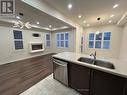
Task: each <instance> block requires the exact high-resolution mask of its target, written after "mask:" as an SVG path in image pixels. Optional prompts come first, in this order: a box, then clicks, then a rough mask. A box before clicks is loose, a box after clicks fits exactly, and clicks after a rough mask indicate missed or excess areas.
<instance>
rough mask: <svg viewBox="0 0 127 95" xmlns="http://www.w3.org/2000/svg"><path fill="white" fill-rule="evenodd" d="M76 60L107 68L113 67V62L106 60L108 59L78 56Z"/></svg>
mask: <svg viewBox="0 0 127 95" xmlns="http://www.w3.org/2000/svg"><path fill="white" fill-rule="evenodd" d="M78 61H80V62H85V63H88V64H93V65H97V66H101V67H105V68H109V69H115V66H114V65H113V63H111V62H108V61H102V60H95V59H92V58H86V57H80V58H79V59H78Z"/></svg>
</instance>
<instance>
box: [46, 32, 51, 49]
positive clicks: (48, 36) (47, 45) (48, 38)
mask: <svg viewBox="0 0 127 95" xmlns="http://www.w3.org/2000/svg"><path fill="white" fill-rule="evenodd" d="M50 39H51V37H50V33H47V34H46V47H50Z"/></svg>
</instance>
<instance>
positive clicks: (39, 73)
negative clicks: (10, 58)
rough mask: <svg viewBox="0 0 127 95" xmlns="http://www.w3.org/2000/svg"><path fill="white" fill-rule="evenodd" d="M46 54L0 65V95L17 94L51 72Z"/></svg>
mask: <svg viewBox="0 0 127 95" xmlns="http://www.w3.org/2000/svg"><path fill="white" fill-rule="evenodd" d="M51 55H53V54H47V55H43V56H39V57H35V58H31V59H26V60H22V61H17V62H13V63H8V64H5V65H1V66H0V95H19V94H20V93H22V92H23V91H25V90H26V89H28V88H30V87H31V86H33V85H34V84H36V83H37V82H39V81H40V80H42V79H44V78H45V77H46V76H48V75H50V74H51V73H52V72H53V64H52V61H51V59H52V57H51Z"/></svg>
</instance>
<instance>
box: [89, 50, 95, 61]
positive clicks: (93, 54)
mask: <svg viewBox="0 0 127 95" xmlns="http://www.w3.org/2000/svg"><path fill="white" fill-rule="evenodd" d="M96 55H97V54H96V51H95V52H94V53H91V54H90V56H93V57H94V60H96Z"/></svg>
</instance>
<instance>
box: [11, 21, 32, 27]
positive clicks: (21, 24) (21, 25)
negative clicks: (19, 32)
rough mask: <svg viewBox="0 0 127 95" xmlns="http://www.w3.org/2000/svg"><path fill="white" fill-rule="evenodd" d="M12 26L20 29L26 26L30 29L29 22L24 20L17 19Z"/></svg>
mask: <svg viewBox="0 0 127 95" xmlns="http://www.w3.org/2000/svg"><path fill="white" fill-rule="evenodd" d="M13 27H19V28H20V29H22V28H24V27H26V28H28V29H30V28H31V24H30V22H26V23H24V22H22V21H20V20H19V21H17V22H15V23H14V26H13Z"/></svg>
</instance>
